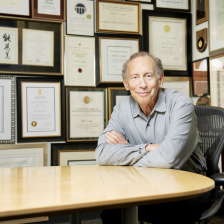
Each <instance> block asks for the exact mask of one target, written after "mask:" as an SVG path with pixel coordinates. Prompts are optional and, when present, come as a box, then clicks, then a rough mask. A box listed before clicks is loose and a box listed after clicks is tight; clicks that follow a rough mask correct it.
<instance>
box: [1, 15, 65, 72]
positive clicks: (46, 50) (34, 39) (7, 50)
mask: <svg viewBox="0 0 224 224" xmlns="http://www.w3.org/2000/svg"><path fill="white" fill-rule="evenodd" d="M0 49H1V52H3V53H1V55H0V72H1V73H9V74H12V73H15V74H23V75H24V74H29V75H33V74H36V75H37V74H38V75H62V71H63V57H62V54H63V23H62V22H58V21H54V22H47V21H46V22H43V21H34V20H25V19H19V20H14V19H12V18H10V19H6V18H2V19H1V20H0Z"/></svg>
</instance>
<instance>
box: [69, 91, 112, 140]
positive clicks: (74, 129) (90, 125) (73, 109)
mask: <svg viewBox="0 0 224 224" xmlns="http://www.w3.org/2000/svg"><path fill="white" fill-rule="evenodd" d="M99 93H102V95H101V94H99ZM101 97H102V98H101ZM107 100H108V99H107V88H79V87H66V133H67V136H66V142H83V141H84V142H91V141H98V138H99V136H100V135H101V133H102V132H103V130H104V129H105V128H106V126H107V123H108V116H107V115H108V113H107V110H108V108H107V103H108V102H107ZM87 130H88V133H87ZM97 134H98V135H97Z"/></svg>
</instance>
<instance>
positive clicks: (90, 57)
mask: <svg viewBox="0 0 224 224" xmlns="http://www.w3.org/2000/svg"><path fill="white" fill-rule="evenodd" d="M65 59H66V60H65V64H66V65H65V85H73V86H95V38H94V37H74V36H65Z"/></svg>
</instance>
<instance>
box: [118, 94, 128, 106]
mask: <svg viewBox="0 0 224 224" xmlns="http://www.w3.org/2000/svg"><path fill="white" fill-rule="evenodd" d="M126 97H129V96H124V95H117V96H116V97H115V101H116V104H117V103H118V102H119V101H120V100H122V99H124V98H126Z"/></svg>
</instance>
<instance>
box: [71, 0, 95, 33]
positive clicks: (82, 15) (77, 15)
mask: <svg viewBox="0 0 224 224" xmlns="http://www.w3.org/2000/svg"><path fill="white" fill-rule="evenodd" d="M93 11H94V10H93V1H86V0H79V1H78V0H68V1H67V34H77V35H86V36H94V15H93Z"/></svg>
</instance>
